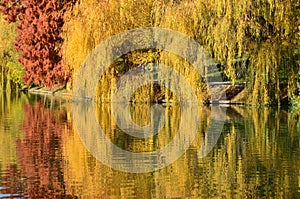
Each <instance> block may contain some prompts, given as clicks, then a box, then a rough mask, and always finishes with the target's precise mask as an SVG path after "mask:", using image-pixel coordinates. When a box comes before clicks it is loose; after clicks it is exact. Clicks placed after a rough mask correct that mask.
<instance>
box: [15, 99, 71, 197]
mask: <svg viewBox="0 0 300 199" xmlns="http://www.w3.org/2000/svg"><path fill="white" fill-rule="evenodd" d="M25 112H26V119H25V121H24V122H23V124H22V126H21V128H22V130H23V131H24V137H23V139H22V140H21V139H19V140H18V141H17V156H18V163H19V164H20V170H21V175H22V177H24V178H25V180H24V183H25V184H24V187H25V189H24V190H23V191H24V195H25V196H27V197H30V198H61V196H62V195H63V192H64V187H63V173H62V168H61V163H62V158H61V135H62V133H63V130H64V125H63V124H62V123H60V122H59V121H60V120H61V119H64V118H63V117H64V116H65V115H66V114H65V113H60V115H58V117H55V114H53V112H51V111H50V110H48V109H45V108H44V107H43V105H42V104H41V103H36V104H35V105H34V106H32V105H30V104H26V105H25Z"/></svg>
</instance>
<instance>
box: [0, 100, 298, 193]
mask: <svg viewBox="0 0 300 199" xmlns="http://www.w3.org/2000/svg"><path fill="white" fill-rule="evenodd" d="M149 108H150V107H149V105H147V104H137V105H132V106H130V107H129V109H130V111H129V113H130V114H129V115H130V117H131V119H132V121H134V122H135V123H136V124H137V125H140V126H144V125H147V124H149V123H151V119H152V120H156V119H157V117H155V114H154V116H153V114H152V115H151V111H149V110H150V109H149ZM213 109H215V110H217V113H213V111H212V110H213ZM78 110H79V109H77V108H76V106H75V108H74V105H73V106H72V103H71V102H68V101H67V100H64V99H61V98H57V97H50V96H48V97H47V96H39V95H25V94H19V95H0V197H3V198H5V197H7V198H173V199H175V198H300V146H299V145H300V137H299V136H300V129H299V128H300V121H299V113H297V112H293V111H290V110H288V109H271V108H250V107H241V106H233V107H226V108H224V107H223V108H222V107H213V108H212V107H205V106H203V107H200V108H199V120H198V124H197V130H196V132H195V138H193V137H191V136H190V134H189V133H187V134H186V135H185V134H184V133H183V134H182V133H181V134H180V135H177V134H178V129H179V128H180V126H181V125H182V126H183V127H184V129H189V128H192V126H191V123H190V120H191V118H190V116H189V115H188V113H189V112H187V113H185V112H184V111H185V110H183V109H182V108H180V107H179V106H176V105H173V106H163V107H160V111H163V113H164V114H163V115H164V117H162V118H163V119H164V121H165V122H164V123H159V122H160V121H162V120H160V119H159V121H158V122H156V123H155V124H159V125H163V126H159V125H156V126H157V128H158V129H160V131H159V133H158V134H156V135H154V136H150V137H148V138H137V137H134V136H131V135H128V134H127V133H125V131H126V129H125V130H124V129H123V130H122V128H119V126H118V125H117V122H116V121H118V117H119V116H120V115H119V116H116V115H114V114H113V109H112V104H102V105H99V106H97V107H94V109H89V108H85V107H83V108H81V109H80V111H78ZM187 110H188V109H187ZM74 111H75V112H74ZM85 111H86V112H85ZM218 111H219V112H218ZM196 112H197V111H196ZM214 114H215V116H214ZM219 114H224V115H223V118H224V125H223V126H222V128H221V130H220V135H218V136H217V137H216V136H215V137H216V138H217V139H216V144H215V145H214V142H213V141H211V137H210V136H209V133H208V132H209V129H210V128H212V129H213V130H215V131H217V128H214V125H216V124H215V123H214V122H213V121H214V117H216V116H217V117H218V115H219ZM183 116H184V117H183ZM120 117H122V116H120ZM116 118H117V119H116ZM93 121H97V124H98V126H99V127H101V129H102V131H103V132H102V133H104V135H105V136H104V137H105V139H108V140H109V142H111V143H113V145H114V146H117V147H118V148H121V149H123V150H124V151H127V152H128V153H129V154H138V153H149V152H153V151H156V150H158V149H163V148H164V147H167V146H168V144H169V143H170V142H172V140H173V139H175V137H179V141H180V142H181V141H184V142H186V141H187V140H188V139H190V138H193V139H191V143H190V145H189V147H188V148H187V150H186V151H185V152H184V153H183V154H180V155H179V158H178V159H177V160H176V161H174V162H173V163H170V164H169V165H167V166H166V167H162V168H160V167H159V165H163V163H162V162H166V161H169V156H172V157H173V156H175V155H176V154H175V155H174V153H175V152H174V153H172V152H169V153H166V154H164V156H161V157H159V158H160V159H159V161H158V155H157V154H156V155H153V156H151V157H150V156H149V158H148V159H147V158H146V159H143V160H140V159H136V157H135V156H134V155H132V157H131V158H132V159H130V158H129V157H128V156H126V157H124V156H122V154H123V153H119V152H118V151H117V150H113V149H112V148H109V146H107V145H105V144H101V143H102V142H103V139H104V138H103V137H102V138H101V137H99V135H100V134H98V133H97V132H94V131H95V129H97V128H96V127H95V124H94V123H93ZM125 122H126V120H125ZM96 126H97V125H96ZM219 127H220V126H218V128H219ZM128 128H129V127H128ZM127 130H128V129H127ZM184 132H185V131H184ZM192 133H193V132H192ZM97 136H98V137H97ZM212 137H213V136H212ZM208 142H209V143H212V144H213V145H212V146H213V148H212V150H211V151H209V150H208V151H206V152H207V153H208V154H207V155H205V156H204V157H202V156H203V154H205V153H204V152H203V145H205V143H206V144H207V143H208ZM99 143H100V144H99ZM104 146H105V147H104ZM174 146H175V147H177V146H180V144H176V143H175V144H174ZM206 146H209V144H208V145H206ZM208 149H209V147H208ZM175 159H176V158H175ZM146 160H147V161H146ZM105 161H106V162H105ZM109 164H111V166H109ZM139 164H140V165H142V166H145V167H146V168H150V170H151V169H153V170H154V169H156V171H150V170H148V172H146V173H133V172H134V171H132V170H130V169H132V168H135V166H136V165H139ZM126 169H127V170H128V171H131V172H124V171H122V170H126ZM135 169H136V171H137V172H141V170H138V169H140V168H139V167H137V168H135Z"/></svg>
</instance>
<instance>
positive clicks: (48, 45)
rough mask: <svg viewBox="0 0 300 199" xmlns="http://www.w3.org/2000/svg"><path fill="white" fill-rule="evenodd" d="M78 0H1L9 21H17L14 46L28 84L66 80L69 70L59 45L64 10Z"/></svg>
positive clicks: (60, 82)
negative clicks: (66, 67)
mask: <svg viewBox="0 0 300 199" xmlns="http://www.w3.org/2000/svg"><path fill="white" fill-rule="evenodd" d="M75 1H76V0H64V1H62V0H2V1H1V3H0V6H1V12H2V13H3V14H4V16H5V17H6V20H7V21H9V22H16V21H18V25H17V32H18V36H17V37H16V40H15V48H16V50H17V51H18V52H20V53H21V56H20V58H19V62H20V63H21V64H22V65H23V66H24V67H25V76H24V78H23V79H24V81H25V83H26V84H27V85H29V84H31V83H34V84H36V85H40V86H50V87H51V86H53V85H54V84H64V83H65V82H66V81H67V79H68V77H69V74H68V72H67V71H65V70H64V68H63V65H62V58H61V54H60V47H61V44H62V41H63V40H62V37H61V31H62V26H63V24H64V18H63V14H64V13H65V11H66V10H67V9H69V8H70V7H71V5H72V4H74V3H75Z"/></svg>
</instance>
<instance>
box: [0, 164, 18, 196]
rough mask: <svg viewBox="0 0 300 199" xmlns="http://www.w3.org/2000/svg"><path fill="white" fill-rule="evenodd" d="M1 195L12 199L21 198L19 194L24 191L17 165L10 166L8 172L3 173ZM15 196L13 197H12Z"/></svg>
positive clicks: (7, 168)
mask: <svg viewBox="0 0 300 199" xmlns="http://www.w3.org/2000/svg"><path fill="white" fill-rule="evenodd" d="M1 172H2V175H3V176H2V178H1V187H2V188H1V193H2V194H7V195H10V198H12V197H14V196H16V197H20V196H21V195H19V194H18V193H21V191H22V183H21V182H20V173H19V171H18V167H17V165H15V164H11V165H8V166H7V167H6V170H4V171H1ZM12 194H13V195H12Z"/></svg>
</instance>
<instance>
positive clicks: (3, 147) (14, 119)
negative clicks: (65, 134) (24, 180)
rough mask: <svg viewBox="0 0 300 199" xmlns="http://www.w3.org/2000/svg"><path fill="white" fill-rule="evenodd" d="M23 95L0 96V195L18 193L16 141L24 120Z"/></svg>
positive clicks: (24, 100) (20, 135) (19, 187)
mask: <svg viewBox="0 0 300 199" xmlns="http://www.w3.org/2000/svg"><path fill="white" fill-rule="evenodd" d="M25 102H26V98H25V96H24V95H21V96H19V95H18V93H16V94H15V95H14V94H11V95H10V93H7V94H1V95H0V186H1V187H3V189H4V190H1V193H4V194H5V193H7V194H10V193H18V192H20V191H21V186H19V185H20V183H19V180H20V177H21V176H20V173H19V170H18V167H17V154H16V153H17V152H16V140H17V139H19V138H21V137H22V132H21V130H19V128H18V127H19V124H20V123H21V122H22V121H23V119H24V113H23V106H24V103H25Z"/></svg>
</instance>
